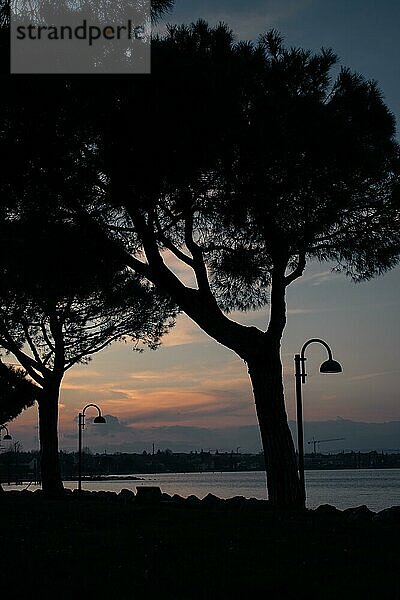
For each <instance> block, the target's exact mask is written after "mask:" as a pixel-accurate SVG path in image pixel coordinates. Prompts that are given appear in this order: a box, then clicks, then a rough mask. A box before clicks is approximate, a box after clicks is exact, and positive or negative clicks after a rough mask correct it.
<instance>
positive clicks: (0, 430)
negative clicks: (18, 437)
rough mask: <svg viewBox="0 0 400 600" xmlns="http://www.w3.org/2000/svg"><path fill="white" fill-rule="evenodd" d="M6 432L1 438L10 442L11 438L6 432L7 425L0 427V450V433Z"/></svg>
mask: <svg viewBox="0 0 400 600" xmlns="http://www.w3.org/2000/svg"><path fill="white" fill-rule="evenodd" d="M3 429H4V431H5V432H6V434H5V436H4V437H3V440H12V437H11V435H10V433H9V431H8V428H7V425H0V448H1V439H2V438H1V432H2V431H3Z"/></svg>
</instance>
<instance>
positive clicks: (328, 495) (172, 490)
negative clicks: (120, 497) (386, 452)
mask: <svg viewBox="0 0 400 600" xmlns="http://www.w3.org/2000/svg"><path fill="white" fill-rule="evenodd" d="M132 476H135V477H139V478H140V479H141V481H126V480H112V481H96V482H95V481H91V482H87V481H84V482H83V483H82V487H83V489H87V490H108V491H113V492H119V491H120V490H121V489H122V488H127V489H131V490H133V491H136V488H137V487H138V486H140V485H157V486H159V487H160V488H161V490H162V491H163V492H166V493H167V494H171V495H172V494H179V495H180V496H183V497H187V496H190V495H191V494H194V495H195V496H197V497H199V498H204V496H206V495H207V494H208V493H212V494H214V495H215V496H218V497H220V498H230V497H232V496H245V497H246V498H259V499H266V498H267V492H266V485H265V474H264V472H263V471H252V472H240V473H157V474H150V475H147V474H146V475H143V474H132ZM3 486H4V489H5V490H6V491H7V489H23V487H25V486H7V485H5V484H3ZM306 486H307V506H308V507H309V508H315V507H317V506H319V505H320V504H333V505H334V506H336V507H337V508H340V509H345V508H349V507H351V506H360V505H361V504H365V505H366V506H368V508H370V509H371V510H374V511H378V510H382V509H384V508H388V507H390V506H394V505H400V469H357V470H353V469H346V470H331V471H307V472H306ZM36 487H37V486H30V488H29V489H35V488H36ZM65 487H68V488H70V489H74V488H76V483H75V482H70V481H69V482H66V483H65Z"/></svg>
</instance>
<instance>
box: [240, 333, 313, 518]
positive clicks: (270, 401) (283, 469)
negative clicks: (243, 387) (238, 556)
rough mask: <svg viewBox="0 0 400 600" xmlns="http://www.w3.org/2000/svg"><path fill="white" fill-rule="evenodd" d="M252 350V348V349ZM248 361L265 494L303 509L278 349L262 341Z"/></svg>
mask: <svg viewBox="0 0 400 600" xmlns="http://www.w3.org/2000/svg"><path fill="white" fill-rule="evenodd" d="M253 350H254V349H253ZM258 350H259V351H258V352H257V354H255V353H254V351H253V352H252V357H251V358H250V359H249V360H248V361H247V366H248V371H249V375H250V379H251V383H252V386H253V393H254V400H255V405H256V411H257V417H258V422H259V426H260V432H261V440H262V444H263V450H264V457H265V466H266V476H267V488H268V497H269V500H270V501H271V503H272V504H273V505H274V506H279V507H282V508H303V507H304V498H303V494H302V490H301V486H300V480H299V477H298V471H297V460H296V453H295V448H294V444H293V439H292V435H291V432H290V429H289V425H288V421H287V415H286V409H285V402H284V391H283V382H282V363H281V359H280V351H279V348H276V347H275V345H274V346H272V347H271V346H270V345H266V344H262V345H260V347H259V349H258Z"/></svg>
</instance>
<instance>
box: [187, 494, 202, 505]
mask: <svg viewBox="0 0 400 600" xmlns="http://www.w3.org/2000/svg"><path fill="white" fill-rule="evenodd" d="M200 504H201V500H200V498H198V497H197V496H194V495H193V494H192V495H190V496H188V497H187V498H186V500H185V505H186V506H191V507H195V506H200Z"/></svg>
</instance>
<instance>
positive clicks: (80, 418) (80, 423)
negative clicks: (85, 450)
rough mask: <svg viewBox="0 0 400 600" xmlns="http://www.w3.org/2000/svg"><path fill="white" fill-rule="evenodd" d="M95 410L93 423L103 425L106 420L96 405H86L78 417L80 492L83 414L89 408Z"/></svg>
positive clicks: (79, 488) (79, 480) (79, 487)
mask: <svg viewBox="0 0 400 600" xmlns="http://www.w3.org/2000/svg"><path fill="white" fill-rule="evenodd" d="M90 406H93V408H96V409H97V413H98V414H97V417H95V418H94V419H93V423H105V422H106V420H105V418H104V417H103V416H102V414H101V410H100V408H99V407H98V406H97V404H87V405H86V406H85V407H84V408H83V409H82V412H80V413H79V415H78V490H79V491H81V490H82V429H84V428H85V412H86V410H87V409H88V408H89V407H90Z"/></svg>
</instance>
